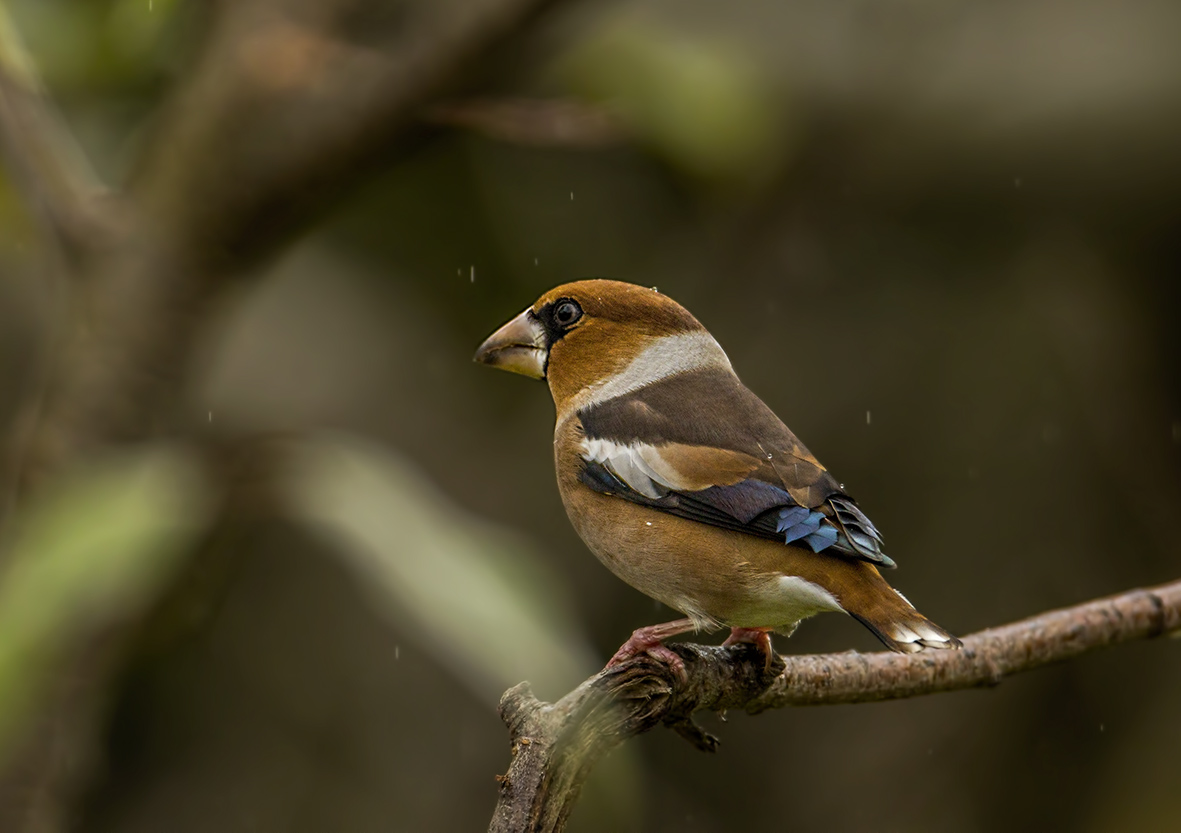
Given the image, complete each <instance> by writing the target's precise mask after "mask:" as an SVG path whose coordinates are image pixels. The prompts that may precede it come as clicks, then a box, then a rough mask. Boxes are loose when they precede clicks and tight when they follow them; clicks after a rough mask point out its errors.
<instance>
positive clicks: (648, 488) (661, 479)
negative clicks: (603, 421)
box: [582, 439, 691, 498]
mask: <svg viewBox="0 0 1181 833" xmlns="http://www.w3.org/2000/svg"><path fill="white" fill-rule="evenodd" d="M582 459H584V460H586V461H587V462H592V463H599V464H600V465H603V466H605V467H606V468H607V470H608V471H609V472H611V473H612V474H613V475H615V476H616V477H618V478H619V479H620V480H622V481H623V482H624V483H626V484H627V485H628V487H629V488H631V489H632V490H634V491H637V492H639V493H640V494H642V495H644V496H645V497H650V498H660V497H664V496H665V495H666V494H668V493H669V492H670V491H676V490H685V489H688V488H689V487H690V486H691V484H688V483H685V482H683V481H682V479H681V478H680V477H678V475H677V472H676V470H675V469H674V468H673V467H672V466H671V465H670V464H669V462H668V461H667V460H665V459H664V458H663V457H662V456H661V455H660V449H659V448H657V447H656V446H654V445H648V444H647V443H630V444H628V445H623V444H621V443H616V442H612V441H611V440H605V439H584V440H583V441H582Z"/></svg>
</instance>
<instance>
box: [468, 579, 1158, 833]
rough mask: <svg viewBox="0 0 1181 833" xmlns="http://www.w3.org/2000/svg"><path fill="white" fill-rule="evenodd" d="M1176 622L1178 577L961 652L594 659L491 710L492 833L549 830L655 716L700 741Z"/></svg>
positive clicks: (1036, 661)
mask: <svg viewBox="0 0 1181 833" xmlns="http://www.w3.org/2000/svg"><path fill="white" fill-rule="evenodd" d="M1178 632H1181V580H1179V581H1175V582H1172V583H1170V584H1164V585H1160V586H1159V587H1154V588H1151V589H1148V590H1130V591H1128V592H1126V593H1122V594H1120V595H1118V596H1111V597H1109V598H1106V599H1099V600H1096V601H1092V602H1087V603H1085V604H1081V605H1076V606H1075V607H1069V608H1064V609H1062V610H1056V611H1052V612H1049V613H1043V614H1040V615H1038V616H1034V617H1031V618H1029V619H1024V620H1022V621H1020V622H1015V623H1013V624H1011V625H1005V626H1003V627H1000V628H993V629H989V630H986V631H981V632H980V633H977V634H973V635H971V636H969V637H967V638H965V639H964V648H963V650H962V651H927V652H924V653H919V654H889V653H876V654H859V653H856V652H849V653H844V654H827V655H812V656H786V657H780V658H779V661H777V662H776V663H775V666H774V667H773V668H772V669H771V670H770V671H764V670H763V668H762V660H761V655H760V654H759V653H758V652H757V651H755V650H747V649H748V646H738V647H736V648H732V649H726V648H711V647H703V646H700V645H690V644H681V645H674V646H671V647H672V648H673V649H674V650H675V651H676V652H677V653H678V655H680V656H681V657H682V658H683V659H684V660H685V670H686V672H687V679H686V680H685V681H683V682H682V681H680V680H678V679H677V677H676V675H675V674H674V673H673V672H672V671H671V670H670V669H669V667H668V666H667V665H664V664H663V663H658V662H656V661H654V660H650V659H648V658H640V659H637V660H636V661H634V662H630V663H627V664H625V665H622V666H619V667H616V668H611V669H605V670H604V671H601V672H600V673H598V674H596V675H595V676H594V677H591V678H590V679H588V680H587V681H586V682H584V683H583V684H582V685H580V686H579V687H578V688H576V689H575V690H574V691H572V692H570V693H569V694H567V695H566V696H565V697H563V698H562V699H561V700H559V701H558V702H557V703H543V702H541V701H539V700H537V699H536V698H535V697H534V696H533V694H532V692H531V691H530V689H529V684H528V683H522V684H520V685H518V686H516V687H514V688H512V689H509V690H508V691H507V692H505V694H504V697H503V698H501V701H500V714H501V717H502V719H503V720H504V722H505V724H506V725H507V726H508V729H509V733H510V735H511V738H512V762H511V763H510V765H509V770H508V773H507V774H506V775H503V776H499V777H498V779H497V780H498V781H499V782H500V798H499V801H498V803H497V806H496V811H495V814H494V815H493V817H492V824H491V827H490V828H489V830H491V831H493V833H510V831H511V833H524V831H547V833H548V831H560V830H562V829H563V828H564V827H565V825H566V820H567V818H568V817H569V815H570V811H571V809H572V808H573V806H574V803H575V801H577V799H578V795H579V792H580V790H581V789H582V785H583V783H584V782H585V781H586V778H587V776H588V775H589V774H590V771H591V770H592V769H593V768H594V766H595V764H596V763H598V761H599V760H600V759H601V758H602V757H603V756H604V755H606V754H607V753H608V752H610V751H611V750H612V749H613V748H615V747H616V746H618V745H619V744H621V743H623V742H624V741H625V740H627V739H628V738H631V737H634V736H636V735H639V734H642V733H644V732H646V731H648V730H649V729H653V728H655V727H656V726H659V725H661V724H664V725H665V726H668V727H670V728H672V729H674V730H676V731H677V732H678V733H679V734H681V735H682V736H684V737H685V738H686V739H687V740H689V741H690V742H691V743H693V744H694V745H695V746H697V747H698V748H699V749H702V750H704V751H712V750H713V749H715V748H716V746H717V743H718V741H717V739H716V738H714V737H712V736H710V735H709V734H707V733H706V732H704V731H703V730H702V729H700V728H699V727H697V726H696V725H695V724H693V722H692V715H693V713H694V712H697V711H701V710H710V711H719V712H721V711H726V710H728V709H742V710H743V711H746V712H748V713H750V714H757V713H759V712H762V711H765V710H767V709H772V708H781V707H784V706H817V705H830V704H837V703H868V702H875V701H879V700H894V699H900V698H904V697H917V696H919V695H922V694H935V693H937V692H941V691H956V690H958V689H964V688H977V687H980V686H993V685H997V684H999V683H1000V681H1001V680H1002V679H1004V678H1005V677H1007V676H1009V675H1012V674H1017V673H1020V672H1022V671H1029V670H1031V669H1034V668H1038V667H1041V666H1043V665H1049V664H1051V663H1055V662H1061V661H1063V660H1067V659H1071V658H1072V657H1076V656H1079V655H1080V654H1083V653H1086V652H1088V651H1093V650H1096V649H1098V648H1103V647H1106V646H1109V645H1117V644H1119V643H1122V642H1131V641H1134V640H1139V639H1151V638H1153V637H1157V636H1161V635H1163V634H1176V633H1178Z"/></svg>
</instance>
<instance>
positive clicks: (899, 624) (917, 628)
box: [849, 588, 963, 654]
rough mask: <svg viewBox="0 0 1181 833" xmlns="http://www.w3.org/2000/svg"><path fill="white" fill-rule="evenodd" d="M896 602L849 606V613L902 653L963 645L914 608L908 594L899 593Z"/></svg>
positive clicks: (887, 644)
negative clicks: (855, 608) (854, 607)
mask: <svg viewBox="0 0 1181 833" xmlns="http://www.w3.org/2000/svg"><path fill="white" fill-rule="evenodd" d="M890 589H891V590H893V588H890ZM894 592H895V593H897V594H898V601H899V602H901V604H898V603H895V602H894V600H893V599H890V600H889V602H890V603H883V602H884V601H885V600H879V602H878V603H877V604H872V605H867V606H865V607H862V608H861V609H859V610H850V611H849V614H850V615H852V616H853V617H854V618H856V619H857V620H858V621H859V622H861V624H863V625H865V627H867V628H869V629H870V630H871V631H873V634H874V636H876V637H877V638H878V639H880V640H882V642H883V643H884V644H885V645H886V647H887V648H889V649H890V650H892V651H898V652H899V653H902V654H913V653H915V652H916V651H922V650H923V649H925V648H959V647H961V646H962V645H963V643H962V642H960V641H959V639H957V638H956V637H955V636H953V635H952V634H951V633H949V632H948V631H946V630H944V629H943V628H941V627H939V626H938V625H936V624H935V623H934V622H932V621H931V620H930V619H928V618H927V617H926V616H924V615H923V614H921V613H919V612H918V611H917V610H915V609H914V605H912V604H911V603H910V602H909V601H908V600H907V598H906V597H905V596H903V595H902V594H901V593H898V591H897V590H894Z"/></svg>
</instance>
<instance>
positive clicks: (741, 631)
mask: <svg viewBox="0 0 1181 833" xmlns="http://www.w3.org/2000/svg"><path fill="white" fill-rule="evenodd" d="M740 642H749V643H750V644H752V645H757V646H758V649H759V650H760V651H762V652H763V656H764V657H765V658H766V663H765V667H766V668H770V667H771V657H773V656H775V649H774V648H772V647H771V629H770V628H730V635H729V636H727V637H726V641H725V642H723V643H722V647H726V646H728V645H737V644H738V643H740Z"/></svg>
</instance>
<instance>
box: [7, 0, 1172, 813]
mask: <svg viewBox="0 0 1181 833" xmlns="http://www.w3.org/2000/svg"><path fill="white" fill-rule="evenodd" d="M543 7H544V8H543ZM1178 31H1181V6H1179V5H1178V4H1176V3H1175V2H1171V0H1134V2H1128V3H1122V4H1114V3H1107V2H1098V0H1032V2H1029V1H1028V0H1027V1H1026V2H1010V1H1009V0H1003V1H1002V2H992V3H969V2H953V3H934V2H924V0H896V2H887V3H881V2H862V1H861V0H824V2H820V0H798V2H789V3H784V2H770V0H741V2H731V3H725V4H719V3H716V2H703V1H701V0H676V1H675V2H674V0H630V1H629V2H623V1H622V0H615V2H601V3H600V2H590V0H581V2H576V3H560V2H550V3H538V2H532V3H530V2H527V1H526V0H478V2H476V0H473V2H468V3H465V2H459V0H451V2H430V0H419V1H418V2H407V0H402V2H391V0H383V2H377V0H373V2H368V0H318V2H317V0H242V1H241V2H225V1H224V0H223V2H207V3H200V2H194V1H193V0H6V2H5V3H4V4H3V5H0V43H2V44H3V47H2V48H3V54H2V56H0V57H3V60H0V66H3V67H4V70H3V72H4V73H5V75H4V81H3V83H2V84H0V122H3V123H4V124H5V126H4V128H3V134H4V137H3V138H4V141H3V142H0V146H2V147H3V148H4V150H5V153H6V156H5V161H6V163H7V165H6V167H5V168H4V170H3V172H0V427H2V428H3V430H4V432H5V435H6V439H5V446H4V448H5V451H4V454H3V458H2V461H3V464H4V465H3V474H4V477H5V489H6V493H7V492H10V493H11V495H12V496H13V497H12V499H11V500H9V499H8V497H6V500H5V503H6V504H9V503H10V504H11V506H10V507H9V508H10V509H11V511H8V512H7V515H6V518H5V523H4V529H3V533H2V535H0V543H2V544H3V546H4V553H3V561H2V563H0V569H2V572H0V762H2V764H3V767H4V769H3V773H4V775H3V779H2V781H0V829H4V830H12V831H26V830H28V831H56V830H63V831H64V830H70V831H86V833H116V831H118V832H119V833H141V832H142V833H147V831H159V830H169V831H180V832H182V833H183V831H206V830H219V831H224V833H238V831H241V832H242V833H246V831H297V832H298V833H315V832H316V831H350V832H351V831H356V832H357V833H364V832H365V831H389V830H478V829H482V828H483V827H486V825H487V823H488V820H489V818H490V816H491V812H492V808H493V806H494V804H495V800H496V794H497V793H496V790H497V785H496V782H495V781H494V780H493V776H494V775H495V774H497V773H502V772H504V771H505V769H506V768H507V764H508V742H507V740H508V738H507V732H506V731H505V729H504V727H503V725H502V724H501V722H500V720H499V718H498V717H497V714H496V706H497V701H498V698H499V696H500V693H501V692H502V691H503V690H504V689H505V688H507V687H509V686H511V685H514V684H516V683H517V682H519V681H521V680H525V679H527V680H530V681H531V682H532V683H533V685H534V688H535V691H536V692H537V694H538V695H539V696H540V697H542V698H543V699H549V700H553V699H556V698H558V697H560V696H561V695H562V694H564V693H565V692H566V691H568V690H569V689H570V688H572V687H573V686H575V685H576V684H577V683H579V682H580V681H581V680H582V679H583V678H585V677H586V676H588V675H589V674H591V673H593V672H594V671H595V670H597V669H598V668H599V667H601V665H602V663H603V662H604V661H605V660H606V658H607V657H609V656H610V655H611V654H612V653H613V651H614V650H615V648H616V647H617V646H618V645H619V644H620V643H621V642H622V641H623V640H624V639H625V638H626V637H627V636H628V635H629V634H630V632H631V631H632V630H633V629H634V628H636V627H639V626H641V625H644V624H651V623H655V622H658V621H664V620H665V619H668V618H673V616H674V614H673V613H672V612H671V611H669V610H667V609H661V608H660V606H659V605H657V604H656V603H654V602H652V601H651V600H649V599H647V598H645V597H643V596H641V595H640V594H639V593H638V592H636V591H633V590H632V589H630V588H629V587H627V586H625V585H624V584H622V583H621V582H620V581H618V580H617V579H615V578H614V577H613V576H612V575H610V574H609V573H608V572H607V570H605V569H604V568H603V567H602V566H600V565H599V563H598V562H597V561H596V560H595V559H594V558H593V557H592V556H591V555H590V553H589V552H588V551H587V550H586V549H585V547H584V546H583V545H582V544H581V542H580V541H579V540H578V539H577V537H576V536H575V535H574V533H573V531H572V530H571V529H570V527H569V525H568V523H567V520H566V518H565V515H564V512H563V510H562V506H561V503H560V501H559V499H558V495H557V491H556V488H555V485H554V482H553V471H552V458H551V430H552V420H553V408H552V404H551V401H550V398H549V395H548V392H547V391H546V389H545V387H544V386H543V385H539V384H536V383H531V382H529V381H527V380H525V379H522V378H519V377H512V376H509V375H507V374H503V373H494V372H491V371H490V370H488V369H487V368H482V367H476V366H474V365H473V364H472V363H471V355H472V353H473V351H474V349H475V347H476V346H477V345H478V344H479V343H480V341H482V340H483V338H484V337H485V336H486V335H487V334H488V333H489V332H491V330H492V329H494V328H495V327H497V326H499V324H500V323H502V322H503V321H504V320H506V319H507V318H509V317H511V316H512V315H515V314H516V313H517V312H519V311H520V310H521V309H522V308H524V307H525V306H526V305H527V304H530V303H532V301H533V300H534V298H535V297H536V296H538V295H539V294H541V293H542V292H543V291H545V290H546V289H548V288H550V287H551V286H553V285H556V284H558V283H562V282H565V281H568V280H572V279H576V278H580V277H588V276H606V277H614V278H618V279H622V280H628V281H633V282H636V283H641V284H645V285H650V286H656V287H658V288H659V289H660V291H662V292H664V293H666V294H668V295H670V296H672V297H673V298H675V299H676V300H678V301H680V302H681V303H682V304H684V305H685V306H686V307H687V308H689V309H690V310H691V311H693V312H694V313H695V314H696V315H697V317H698V318H700V319H701V321H702V322H703V323H704V324H705V325H706V326H707V327H708V328H709V329H710V330H711V331H712V332H713V334H714V335H715V336H716V337H717V338H718V340H719V341H720V343H721V344H722V345H723V346H724V348H725V349H726V350H727V352H728V354H729V356H730V358H731V360H732V362H733V364H734V366H735V368H736V369H737V371H738V373H739V375H740V376H741V377H742V379H743V380H744V381H745V382H746V384H747V385H748V386H749V387H750V388H752V389H753V390H754V391H755V392H756V393H758V394H759V395H760V396H761V397H762V398H763V399H764V400H765V401H766V402H767V403H768V404H769V405H770V406H771V407H772V408H773V409H774V410H775V411H776V412H777V413H778V414H779V415H780V416H782V417H783V419H784V420H785V421H786V422H787V423H788V424H789V425H790V426H791V427H792V428H793V430H794V431H795V432H796V433H797V434H798V435H799V436H800V437H801V438H802V439H803V440H804V442H805V443H806V444H807V445H808V446H809V448H810V449H811V450H812V451H813V452H814V453H815V454H816V455H817V456H818V457H819V458H820V459H821V460H822V461H823V462H824V463H825V464H826V465H827V466H828V468H829V469H830V470H831V471H833V473H834V474H835V475H836V476H837V477H838V479H839V480H841V481H842V482H843V483H845V484H846V486H847V487H848V489H849V491H850V492H851V493H852V494H853V495H854V496H855V497H856V498H857V499H858V501H859V503H860V504H861V506H862V507H863V508H864V509H865V510H866V511H867V513H868V514H869V515H870V516H871V517H872V518H873V519H874V521H875V523H876V524H877V525H878V526H879V527H880V528H881V529H882V530H883V532H884V534H885V537H886V541H887V545H888V551H889V553H890V554H891V555H892V556H893V557H894V558H895V560H897V561H898V563H899V565H900V567H899V569H898V571H897V572H895V573H893V574H892V575H891V576H890V579H891V581H892V582H893V583H894V584H895V585H896V586H898V587H899V588H900V589H901V590H902V591H903V592H905V593H906V594H907V595H908V596H909V597H910V598H911V599H912V600H914V601H915V603H916V604H917V605H918V607H919V608H920V609H922V610H923V611H924V612H925V613H927V614H928V615H930V616H931V618H933V619H934V620H935V621H937V622H939V623H940V624H942V625H944V626H946V627H948V628H949V629H951V630H953V631H955V632H957V633H960V634H967V633H971V632H973V631H976V630H979V629H982V628H985V627H988V626H990V625H999V624H1002V623H1005V622H1009V621H1012V620H1015V619H1019V618H1022V617H1025V616H1029V615H1033V614H1035V613H1038V612H1041V611H1043V610H1046V609H1050V608H1054V607H1059V606H1065V605H1069V604H1072V603H1076V602H1080V601H1084V600H1086V599H1089V598H1092V597H1096V596H1102V595H1107V594H1112V593H1116V592H1118V591H1122V590H1125V589H1128V588H1132V587H1136V586H1146V585H1151V584H1155V583H1161V582H1164V581H1167V580H1170V579H1174V578H1176V577H1177V576H1178V574H1179V573H1181V569H1179V568H1181V558H1179V554H1181V543H1179V542H1178V538H1177V533H1176V523H1177V519H1178V517H1179V514H1181V477H1179V475H1181V328H1179V326H1178V323H1177V319H1178V313H1179V311H1181V303H1179V302H1181V274H1179V272H1181V153H1178V148H1179V147H1181V50H1178V49H1177V41H1176V33H1177V32H1178ZM22 44H23V45H22ZM34 67H35V69H36V71H37V72H38V73H39V80H38V79H37V77H35V76H34V75H33V72H32V69H33V68H34ZM10 486H11V488H9V487H10ZM702 639H705V640H709V639H710V637H705V636H703V637H702ZM777 647H778V648H779V649H780V650H782V651H784V652H801V653H802V652H827V651H843V650H849V649H855V650H861V651H873V650H877V649H878V648H879V647H880V646H878V645H877V643H876V642H875V641H874V640H873V638H872V637H871V636H870V635H869V634H868V632H867V631H865V630H864V629H863V628H861V627H860V626H859V625H858V624H857V623H856V622H853V621H851V620H846V619H844V618H841V617H835V616H831V617H820V618H818V619H815V620H811V621H809V622H807V623H805V624H804V625H803V626H802V627H801V628H800V630H799V631H798V632H797V634H796V635H795V636H794V637H792V638H791V640H790V641H789V640H784V639H782V638H780V639H778V640H777ZM1179 691H1181V643H1178V642H1177V641H1176V640H1168V641H1157V642H1152V643H1143V644H1133V645H1128V646H1123V647H1120V648H1117V649H1114V650H1112V651H1110V652H1106V653H1098V654H1093V655H1090V656H1086V657H1083V658H1081V659H1079V660H1077V661H1074V662H1071V663H1069V664H1066V665H1063V666H1058V667H1053V668H1048V669H1043V670H1040V671H1036V672H1033V673H1030V674H1027V675H1022V676H1020V677H1017V678H1014V679H1011V680H1009V681H1006V682H1005V683H1004V684H1003V685H1002V686H1000V687H999V688H996V689H993V690H987V691H985V690H982V691H969V692H962V693H957V694H950V695H942V696H938V697H931V698H920V699H915V700H910V701H902V702H896V703H884V704H874V705H862V706H841V707H830V708H822V709H808V710H794V711H779V712H775V713H767V714H763V715H761V716H759V717H757V718H747V717H746V716H744V715H732V716H731V717H730V719H729V721H728V722H725V723H721V722H720V721H719V720H718V719H717V718H716V716H714V715H705V716H702V720H703V722H704V723H705V724H706V725H707V728H709V729H710V730H711V731H713V732H715V733H717V734H719V735H720V736H721V737H722V740H723V746H722V748H721V750H720V752H719V754H717V755H714V756H706V755H701V754H697V753H696V752H691V751H690V750H689V749H688V748H687V747H686V745H685V743H684V741H683V740H681V739H680V738H679V737H677V736H676V735H675V734H673V733H671V732H667V731H663V730H659V731H655V732H652V733H650V734H648V735H646V736H643V737H641V738H639V739H637V740H635V741H633V742H631V743H629V744H627V745H626V746H625V747H624V748H621V749H619V750H618V751H616V752H615V753H614V754H613V755H612V756H611V757H610V758H609V759H608V760H607V761H606V762H605V763H604V764H603V765H602V766H600V768H599V769H598V770H597V771H596V772H595V774H594V776H593V778H592V780H591V783H590V784H589V785H588V787H587V789H586V791H585V793H584V795H583V798H582V800H581V801H580V803H579V805H578V806H577V808H576V810H575V813H574V816H573V818H572V820H571V824H570V829H571V830H576V831H593V830H604V829H616V830H621V831H673V830H677V831H729V830H781V829H784V828H786V827H790V828H792V829H795V830H825V831H859V830H867V829H874V830H881V831H890V830H899V831H902V830H907V831H913V830H924V831H926V830H930V831H942V830H955V831H985V830H995V829H998V828H1000V827H1002V826H1003V827H1004V828H1005V829H1010V830H1030V831H1034V830H1039V831H1040V830H1045V829H1055V830H1078V831H1114V830H1166V829H1173V828H1175V826H1176V824H1177V821H1176V820H1177V819H1178V818H1181V789H1178V788H1179V787H1181V764H1179V763H1178V758H1177V750H1178V749H1181V714H1179V712H1178V709H1177V699H1178V692H1179Z"/></svg>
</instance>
